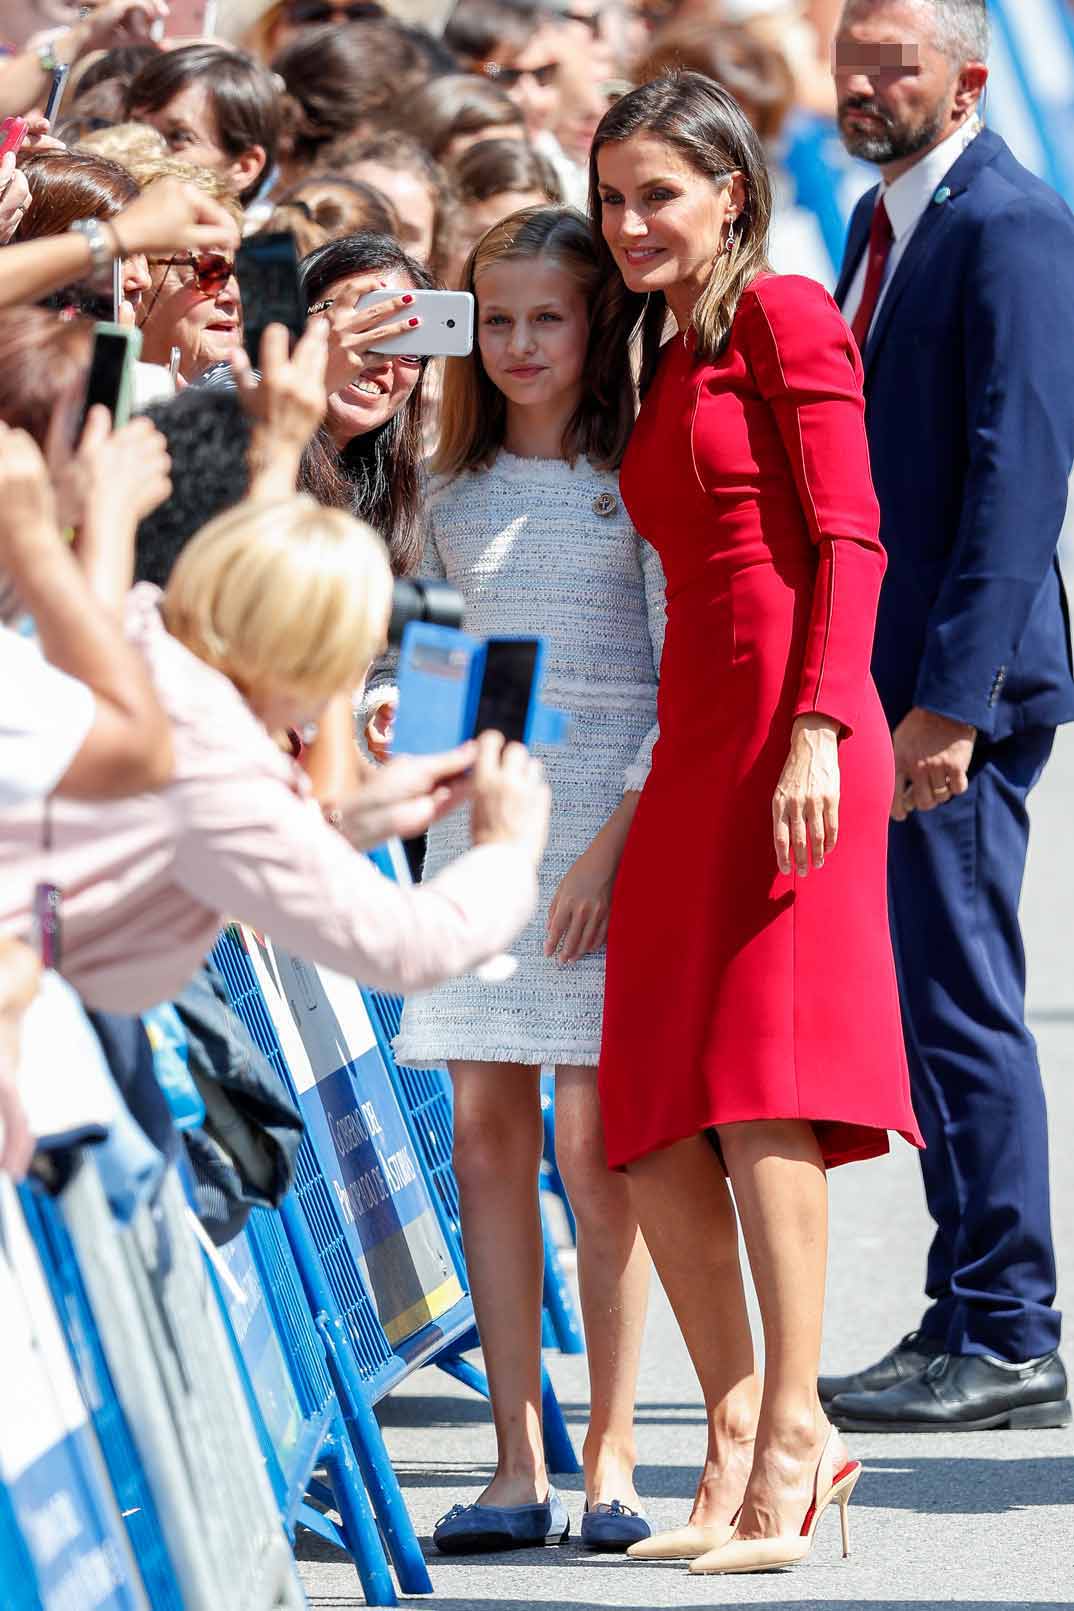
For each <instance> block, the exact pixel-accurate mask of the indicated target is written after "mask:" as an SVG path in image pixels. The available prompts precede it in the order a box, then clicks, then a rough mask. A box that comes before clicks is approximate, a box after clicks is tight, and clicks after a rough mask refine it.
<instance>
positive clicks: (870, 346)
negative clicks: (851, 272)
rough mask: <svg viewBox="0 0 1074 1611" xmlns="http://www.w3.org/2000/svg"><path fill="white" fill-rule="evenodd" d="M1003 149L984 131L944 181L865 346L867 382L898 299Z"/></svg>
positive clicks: (905, 254)
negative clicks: (976, 181) (974, 183)
mask: <svg viewBox="0 0 1074 1611" xmlns="http://www.w3.org/2000/svg"><path fill="white" fill-rule="evenodd" d="M1003 149H1004V145H1003V141H1002V140H1001V139H1000V138H999V136H998V135H995V134H992V133H991V132H990V131H989V130H988V129H985V130H983V131H982V132H981V133H980V134H979V135H978V136H977V138H976V139H975V140H974V141H973V142H972V143H971V144H970V145H968V146H967V147H966V149H965V151H964V152H963V153H962V155H961V156H960V157H959V159H958V161H957V162H956V163H955V164H954V166H953V167H952V168H951V170H950V172H949V173H948V175H947V177H946V178H945V180H944V182H943V186H942V189H941V190H940V191H937V194H938V195H939V194H942V193H943V191H946V193H947V194H946V196H945V198H944V200H943V201H935V200H933V201H930V202H929V204H928V206H927V207H926V209H925V211H924V214H923V215H922V217H921V219H920V221H919V222H918V224H917V226H916V227H915V229H914V230H913V232H912V234H911V236H910V239H909V240H908V241H907V243H906V250H905V251H904V252H903V254H902V257H901V258H900V259H899V266H898V268H897V269H896V270H895V273H894V276H893V278H892V280H891V284H890V285H889V286H888V288H887V292H886V294H885V296H884V300H883V302H882V303H881V304H880V310H879V312H878V313H877V316H876V318H875V319H874V320H873V325H872V329H871V330H870V331H869V339H868V341H867V342H866V343H865V352H864V354H863V355H862V356H863V359H864V363H865V377H866V380H868V378H869V371H870V369H871V368H872V365H873V363H874V361H875V359H876V355H877V353H878V352H879V351H880V348H881V347H882V345H883V343H884V337H885V336H886V335H887V332H888V328H889V326H890V324H891V321H892V319H893V318H894V315H895V310H896V308H897V307H898V305H899V299H900V298H901V296H902V294H903V292H904V291H905V290H906V287H907V286H908V285H909V284H910V281H911V280H912V279H913V278H914V276H915V275H917V274H920V273H921V272H922V271H923V270H924V269H925V267H926V266H927V265H928V263H929V261H930V260H931V258H932V257H933V256H934V255H935V253H936V251H937V250H938V248H939V246H940V245H941V243H942V241H943V239H944V236H945V235H946V234H947V231H948V230H949V229H950V228H951V226H952V224H953V222H954V220H955V218H956V217H957V214H958V207H957V198H958V197H959V196H960V195H961V194H962V193H963V191H965V190H966V189H967V188H968V187H969V185H970V184H971V183H972V181H973V180H974V178H975V177H976V176H977V174H978V173H979V172H980V170H981V169H982V168H983V167H984V166H985V165H986V164H987V163H989V162H991V161H992V160H993V158H994V157H995V156H996V155H997V154H998V153H999V152H1000V151H1001V150H1003Z"/></svg>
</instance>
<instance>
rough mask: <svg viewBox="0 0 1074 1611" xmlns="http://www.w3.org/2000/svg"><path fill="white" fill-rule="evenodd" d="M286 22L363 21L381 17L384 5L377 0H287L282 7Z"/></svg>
mask: <svg viewBox="0 0 1074 1611" xmlns="http://www.w3.org/2000/svg"><path fill="white" fill-rule="evenodd" d="M283 14H284V16H285V17H286V18H287V20H288V22H295V23H307V22H308V23H316V22H364V21H365V20H366V19H367V18H369V17H383V15H384V7H383V6H382V5H380V4H379V0H349V3H348V0H342V3H341V4H338V5H337V4H334V0H288V4H287V5H285V6H284V8H283Z"/></svg>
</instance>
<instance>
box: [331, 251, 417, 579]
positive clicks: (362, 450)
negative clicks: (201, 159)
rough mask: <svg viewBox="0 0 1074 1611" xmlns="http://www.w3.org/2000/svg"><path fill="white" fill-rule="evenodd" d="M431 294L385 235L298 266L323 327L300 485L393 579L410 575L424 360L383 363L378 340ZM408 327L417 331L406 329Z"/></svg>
mask: <svg viewBox="0 0 1074 1611" xmlns="http://www.w3.org/2000/svg"><path fill="white" fill-rule="evenodd" d="M433 284H434V281H433V278H432V275H431V274H430V273H429V271H428V269H425V268H423V267H422V265H421V264H420V263H417V262H415V260H414V259H413V258H412V257H409V256H408V255H407V253H406V252H404V251H403V249H402V247H401V246H399V245H398V244H397V242H395V241H394V240H392V239H391V237H390V236H388V235H373V234H369V233H365V232H363V233H360V234H357V235H347V236H345V237H344V238H343V239H342V240H338V241H330V242H329V243H328V245H327V246H322V247H320V248H319V249H318V250H317V251H316V252H313V253H311V255H310V256H309V257H307V258H306V259H305V260H304V261H303V264H302V286H303V290H304V292H305V296H306V303H307V307H308V310H309V313H310V314H311V315H313V314H324V316H325V317H326V318H327V319H328V323H329V327H330V331H329V356H328V391H329V394H330V395H329V401H328V414H327V417H326V419H325V423H324V425H323V426H322V427H321V429H320V431H319V432H318V433H317V436H316V437H315V438H314V440H313V442H312V443H311V445H310V447H309V449H308V450H307V452H306V455H305V459H304V461H303V467H302V475H301V485H302V487H303V488H304V489H305V490H306V491H307V492H311V493H312V494H313V496H314V497H315V498H316V499H317V501H318V503H322V504H328V505H330V506H331V507H333V508H337V509H349V510H350V511H351V512H352V513H353V514H356V515H358V516H359V517H360V518H361V519H362V520H366V521H368V522H369V524H370V525H371V526H373V527H374V529H375V530H376V531H378V532H379V533H380V535H381V536H382V537H383V539H384V541H385V542H386V543H387V545H388V552H389V556H390V558H391V562H392V569H393V571H394V572H395V574H396V575H397V576H403V575H406V574H408V573H409V572H411V571H414V570H416V569H417V566H418V564H419V562H420V560H421V555H422V549H423V547H424V534H423V528H422V523H421V515H420V504H421V460H422V435H421V403H422V381H423V378H424V373H425V365H426V359H424V358H420V357H417V356H414V357H410V356H405V355H403V356H401V355H398V354H396V355H395V356H394V357H388V356H387V355H385V354H382V353H377V352H375V351H374V350H373V349H374V347H375V345H376V342H377V341H378V340H380V341H383V340H385V339H386V338H387V337H388V336H392V335H398V334H399V333H400V332H401V331H402V330H405V329H406V328H408V327H409V325H410V323H411V318H412V316H410V315H408V314H407V307H408V306H409V296H410V293H412V292H413V291H415V290H419V289H420V290H428V289H430V288H431V287H432V285H433ZM385 286H388V287H390V288H391V289H393V290H398V292H399V295H398V297H396V298H395V299H394V300H393V301H392V302H391V303H387V304H382V305H380V306H379V307H377V308H375V309H373V310H368V311H366V310H360V309H358V308H357V306H356V304H357V303H358V301H359V300H360V298H361V297H362V296H364V295H365V294H366V292H368V291H376V290H380V289H382V288H384V287H385ZM414 322H415V323H416V322H417V321H416V320H414Z"/></svg>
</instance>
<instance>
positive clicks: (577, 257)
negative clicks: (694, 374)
mask: <svg viewBox="0 0 1074 1611" xmlns="http://www.w3.org/2000/svg"><path fill="white" fill-rule="evenodd" d="M534 260H537V261H540V260H543V261H545V262H550V263H554V264H555V265H556V266H557V267H559V268H561V269H563V270H564V271H565V272H566V273H568V274H570V275H571V277H572V278H573V280H574V282H575V284H576V285H577V287H578V289H579V291H580V292H581V293H582V295H583V296H584V298H585V302H586V309H587V313H588V315H589V336H588V342H587V347H586V359H585V365H584V368H583V371H582V377H583V392H582V396H581V399H580V401H579V403H578V407H577V408H576V409H575V412H574V414H573V416H572V418H571V419H570V420H568V422H567V426H566V429H565V430H564V433H563V457H564V458H565V459H566V460H567V462H568V463H569V464H574V463H575V462H576V461H577V460H578V459H579V458H581V457H585V458H588V459H589V460H590V461H591V463H592V464H594V465H595V466H596V467H597V468H598V469H602V470H614V469H617V468H618V466H619V464H620V463H621V461H622V458H623V454H624V453H625V452H626V445H627V441H628V440H629V437H630V432H631V429H632V427H633V425H634V396H633V387H632V384H631V378H630V358H629V351H628V348H627V343H626V340H625V339H622V338H621V339H618V340H617V339H615V337H616V332H615V331H614V330H613V331H611V332H609V330H608V329H607V328H606V326H605V325H604V324H602V323H601V321H600V320H599V319H598V318H596V317H595V316H594V302H595V300H596V298H597V293H598V291H599V290H600V267H599V262H598V258H597V253H596V251H595V249H594V246H593V243H592V241H591V239H590V236H589V227H588V225H587V224H586V220H585V217H584V215H583V214H582V213H580V212H577V211H576V210H575V209H574V208H572V207H524V208H522V209H521V210H520V211H519V212H517V213H512V214H511V215H510V217H508V218H504V219H503V220H502V221H501V222H500V223H498V224H494V225H493V226H492V228H491V229H490V230H487V231H486V232H485V234H484V235H482V237H481V239H480V240H479V241H478V242H477V245H476V246H475V247H474V249H473V251H472V252H471V253H470V255H469V257H468V258H467V260H466V268H465V269H464V271H463V279H462V289H463V290H464V291H469V292H470V293H471V294H472V295H474V296H476V297H477V298H478V304H479V305H480V296H479V294H478V289H477V286H478V281H479V280H480V278H481V276H482V274H484V272H485V270H486V269H488V268H491V267H492V265H493V264H495V263H507V262H512V263H517V262H526V261H534ZM440 419H441V431H440V442H439V445H438V447H437V450H436V453H435V455H434V458H433V463H432V468H433V469H434V470H435V471H436V472H437V473H438V474H457V473H458V472H459V471H460V470H474V469H478V468H479V467H481V466H484V465H490V464H491V463H492V461H493V460H494V459H495V457H496V455H497V453H498V452H499V450H500V448H501V447H502V446H503V439H504V431H505V429H506V425H507V404H506V401H505V399H504V395H503V393H502V392H501V391H500V390H499V388H498V387H497V386H495V385H493V383H492V381H491V380H490V379H489V376H488V374H487V372H486V370H485V365H484V363H483V362H482V359H481V350H480V347H479V345H478V343H477V342H476V341H475V343H474V347H473V351H472V352H471V354H470V356H469V357H468V358H449V359H448V361H447V367H446V370H445V374H444V395H443V402H442V405H441V413H440Z"/></svg>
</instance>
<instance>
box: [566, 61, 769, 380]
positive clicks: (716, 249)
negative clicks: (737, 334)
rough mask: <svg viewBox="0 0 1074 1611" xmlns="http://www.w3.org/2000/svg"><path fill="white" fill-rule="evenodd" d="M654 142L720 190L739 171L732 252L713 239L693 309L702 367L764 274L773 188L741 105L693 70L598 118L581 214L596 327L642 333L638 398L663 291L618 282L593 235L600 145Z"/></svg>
mask: <svg viewBox="0 0 1074 1611" xmlns="http://www.w3.org/2000/svg"><path fill="white" fill-rule="evenodd" d="M638 134H647V135H650V136H652V137H654V138H655V139H658V140H663V141H665V142H666V143H667V144H668V145H670V146H672V147H673V148H674V149H675V150H676V151H677V152H678V153H679V155H680V156H682V157H684V158H685V159H686V161H687V162H688V163H689V164H690V167H691V168H692V169H693V170H694V172H695V173H697V174H699V175H700V176H701V177H702V178H704V179H708V180H710V181H711V182H712V183H713V184H715V185H719V186H721V187H723V186H727V185H729V184H730V183H731V180H732V177H733V175H734V174H736V173H738V174H741V175H742V177H743V179H744V181H745V185H746V200H745V204H744V206H743V209H742V212H741V214H740V215H739V217H738V218H737V219H736V220H735V245H734V248H733V249H732V250H731V251H728V250H727V249H726V248H725V247H723V246H721V244H720V243H719V242H714V243H713V264H712V272H711V274H710V275H709V280H708V284H707V285H706V286H705V288H704V290H703V291H702V293H701V295H700V296H699V297H698V299H697V303H696V304H695V306H694V311H693V316H692V318H691V320H690V323H691V326H692V327H693V329H694V330H695V331H696V332H697V356H698V358H699V359H701V360H705V361H707V362H711V361H712V360H713V359H714V358H716V357H718V356H719V354H720V352H721V351H722V349H723V347H724V346H725V344H726V342H727V338H728V336H729V334H730V332H731V325H732V322H733V320H734V317H735V314H736V312H737V311H738V303H739V298H740V297H741V295H742V293H743V291H744V290H745V289H746V287H747V286H748V285H749V284H750V283H751V281H752V280H754V279H756V277H757V276H758V274H762V273H766V272H769V271H770V269H771V265H770V264H769V261H768V230H769V225H770V223H771V219H772V184H771V180H770V179H769V177H768V164H767V162H766V160H765V155H764V148H763V147H762V145H761V142H760V140H759V139H758V138H757V135H756V134H755V133H754V131H753V129H752V128H751V127H750V125H749V123H748V122H747V121H746V118H745V115H744V114H743V111H742V108H741V107H740V106H739V104H738V102H737V101H736V100H735V98H734V96H733V95H730V94H729V93H728V92H727V90H725V89H723V88H722V87H721V86H720V85H719V84H715V83H713V81H712V79H710V78H706V77H704V76H703V75H702V74H701V73H689V72H671V73H665V74H664V75H663V76H662V77H661V78H657V79H654V80H653V82H652V83H651V84H642V85H641V86H640V87H639V88H638V89H635V90H631V91H630V92H629V94H627V95H624V96H623V98H622V99H621V100H619V101H616V103H615V105H614V106H612V107H610V108H609V109H608V111H607V112H605V114H604V116H603V117H602V118H601V120H600V123H599V124H598V126H597V132H596V134H595V135H594V136H593V146H592V150H591V152H590V157H589V215H590V219H591V225H590V227H591V230H592V235H593V245H594V249H595V251H596V253H597V255H598V258H599V261H600V265H601V272H602V279H603V292H602V298H601V308H600V318H601V322H602V324H604V325H605V326H607V327H608V328H609V329H613V330H616V331H618V332H619V333H620V335H621V336H625V337H627V338H629V339H633V338H634V337H635V336H636V335H637V334H638V333H639V332H640V335H641V372H640V377H639V384H640V388H641V392H642V394H643V395H644V393H645V391H646V389H647V388H648V386H649V384H650V382H651V381H652V378H653V375H654V373H655V371H656V364H657V359H658V358H659V356H660V348H661V345H662V342H663V337H664V329H665V326H666V324H667V315H668V307H667V299H666V297H665V296H664V294H663V292H662V291H659V292H653V293H652V294H643V293H640V292H636V291H630V290H628V289H627V287H626V286H625V285H624V283H623V279H622V276H621V275H620V273H619V270H618V268H617V267H616V263H615V259H614V258H613V257H612V254H611V251H610V250H609V248H608V245H607V242H606V241H605V239H604V234H603V230H602V227H601V226H602V218H603V211H604V205H603V202H602V200H601V194H600V174H599V171H598V166H597V164H598V161H599V158H600V153H601V151H602V150H603V149H604V147H605V146H606V145H613V144H618V143H619V142H621V141H623V140H629V139H631V138H632V137H633V136H634V135H638Z"/></svg>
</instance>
